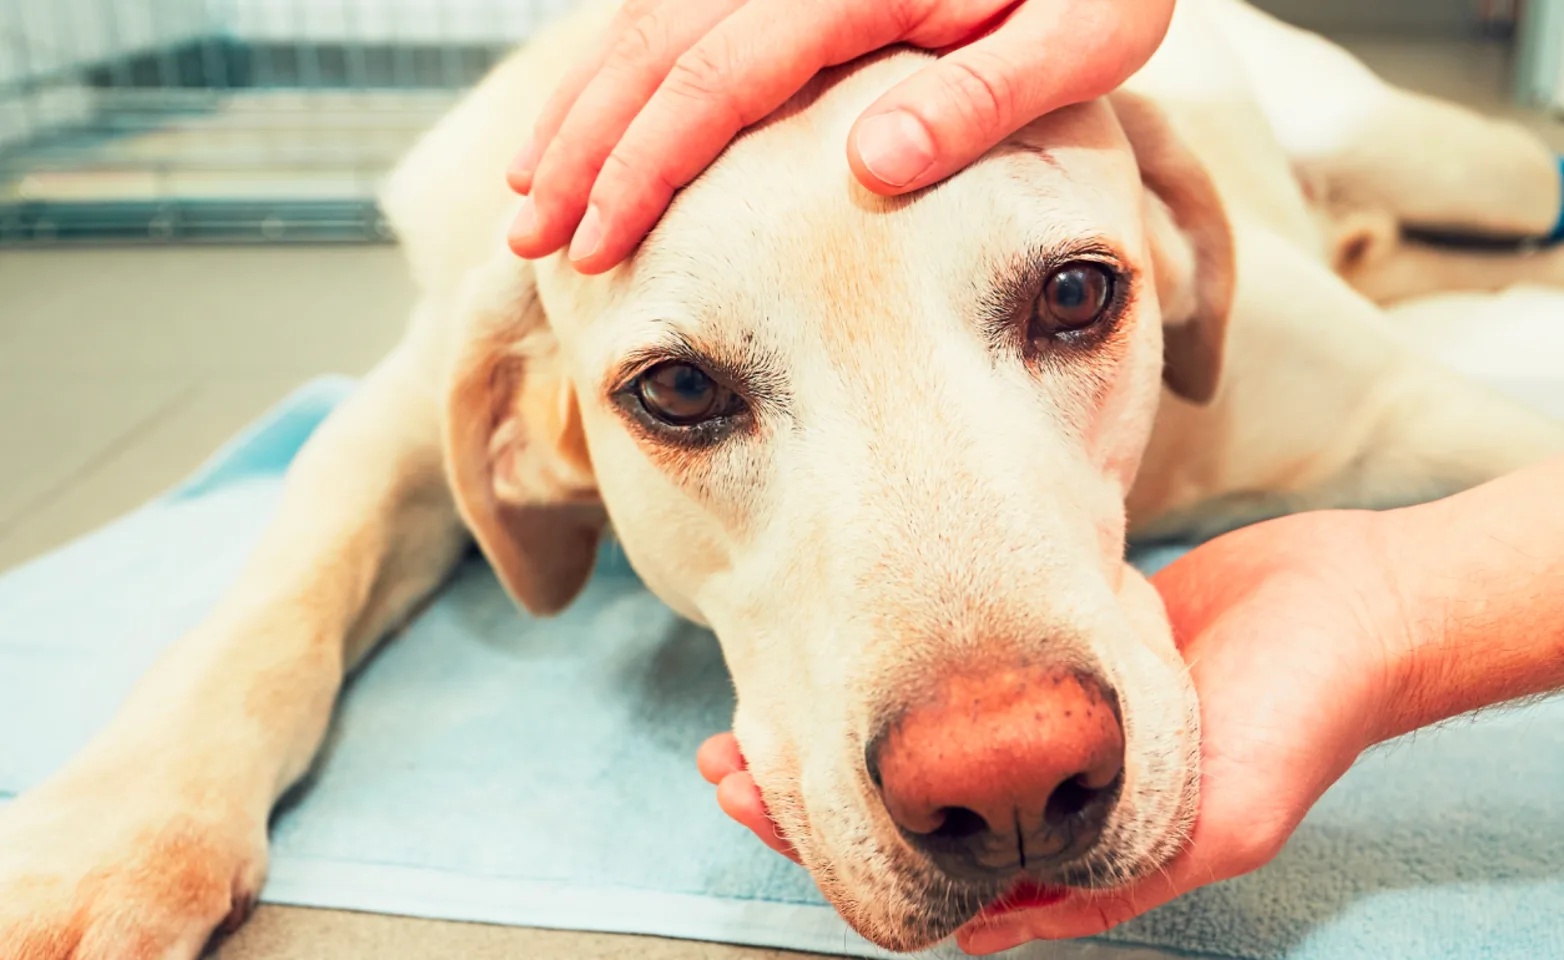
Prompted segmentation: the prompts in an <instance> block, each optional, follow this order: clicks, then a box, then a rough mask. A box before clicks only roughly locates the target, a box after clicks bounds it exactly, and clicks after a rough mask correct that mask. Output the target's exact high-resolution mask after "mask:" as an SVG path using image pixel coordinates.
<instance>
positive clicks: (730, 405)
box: [635, 361, 739, 427]
mask: <svg viewBox="0 0 1564 960" xmlns="http://www.w3.org/2000/svg"><path fill="white" fill-rule="evenodd" d="M635 389H636V393H637V394H638V395H639V396H640V398H641V405H642V406H643V407H645V408H646V412H647V413H649V414H651V415H652V416H653V417H656V418H657V419H658V420H661V421H662V422H663V423H666V424H668V425H670V426H674V427H688V426H693V425H694V424H697V423H703V422H705V421H707V420H714V419H716V418H717V417H722V416H727V415H729V414H731V413H733V412H734V408H735V406H736V405H739V400H738V397H737V396H735V395H734V393H733V391H731V390H729V389H727V388H726V387H723V386H721V385H719V384H718V383H717V381H715V380H713V379H712V378H711V377H710V376H709V375H708V374H707V373H706V371H704V370H702V369H701V368H700V367H697V366H696V365H695V364H693V363H682V362H678V361H674V362H669V363H662V364H658V365H657V366H655V367H653V368H652V369H650V370H648V371H646V372H645V373H643V374H641V376H640V377H639V378H638V379H637V380H636V385H635Z"/></svg>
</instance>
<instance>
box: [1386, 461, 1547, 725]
mask: <svg viewBox="0 0 1564 960" xmlns="http://www.w3.org/2000/svg"><path fill="white" fill-rule="evenodd" d="M1385 519H1386V535H1387V536H1389V537H1390V538H1392V543H1393V546H1392V547H1391V552H1392V555H1393V556H1395V557H1396V558H1397V561H1398V563H1399V565H1400V573H1401V576H1400V577H1399V579H1398V582H1399V583H1400V584H1401V585H1402V588H1403V589H1402V593H1401V595H1400V596H1399V597H1397V598H1396V600H1397V602H1399V603H1400V604H1401V605H1402V611H1401V620H1402V622H1404V623H1406V625H1407V632H1406V635H1405V636H1404V637H1397V638H1393V640H1392V647H1391V649H1392V651H1393V652H1392V655H1391V665H1390V676H1391V678H1392V683H1391V689H1390V696H1388V697H1387V699H1386V703H1385V708H1386V709H1385V722H1384V725H1383V727H1382V729H1380V730H1379V731H1378V734H1379V735H1378V737H1377V739H1388V738H1389V737H1393V736H1398V735H1400V734H1403V733H1407V732H1409V731H1411V730H1415V729H1417V728H1419V727H1422V726H1426V725H1428V724H1430V723H1436V722H1438V721H1440V720H1444V719H1448V718H1450V717H1454V716H1458V715H1460V714H1463V713H1467V712H1469V711H1472V710H1476V709H1479V708H1482V707H1486V706H1491V705H1494V704H1498V703H1503V702H1506V701H1509V700H1514V699H1517V698H1521V697H1527V696H1532V695H1536V694H1542V693H1548V692H1551V691H1554V690H1558V689H1560V688H1564V458H1554V459H1552V460H1550V461H1547V462H1545V463H1543V464H1540V465H1538V466H1535V467H1531V468H1529V469H1526V470H1523V471H1520V472H1518V473H1515V474H1512V475H1510V476H1508V477H1504V478H1501V479H1499V480H1495V481H1493V482H1491V483H1488V484H1485V485H1483V486H1481V487H1477V488H1475V489H1473V490H1469V491H1467V492H1465V493H1462V494H1458V495H1456V496H1454V497H1450V498H1448V499H1445V500H1441V501H1438V502H1436V503H1431V504H1425V505H1422V506H1418V507H1411V508H1408V509H1405V510H1400V511H1396V512H1394V513H1392V514H1388V515H1386V518H1385Z"/></svg>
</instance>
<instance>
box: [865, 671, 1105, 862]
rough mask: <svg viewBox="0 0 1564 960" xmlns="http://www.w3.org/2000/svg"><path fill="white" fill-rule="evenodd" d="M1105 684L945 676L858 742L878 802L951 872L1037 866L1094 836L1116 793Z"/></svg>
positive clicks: (1061, 858)
mask: <svg viewBox="0 0 1564 960" xmlns="http://www.w3.org/2000/svg"><path fill="white" fill-rule="evenodd" d="M1116 703H1117V700H1116V696H1115V694H1114V692H1113V691H1112V690H1111V689H1109V688H1108V687H1106V686H1105V685H1104V684H1102V683H1101V682H1099V681H1097V680H1095V679H1093V678H1092V677H1090V676H1088V675H1085V674H1082V673H1079V672H1076V671H1069V670H1056V669H1038V668H1030V667H1027V668H1016V669H1011V670H1002V671H997V672H993V673H988V674H983V675H980V676H955V677H951V678H948V679H947V680H946V681H944V683H943V684H942V685H941V687H940V688H939V689H938V690H937V691H936V692H935V694H934V696H933V697H931V698H929V699H928V700H927V701H925V702H923V703H920V704H918V705H916V706H912V707H909V708H908V709H906V710H905V711H903V712H902V714H901V715H900V717H899V718H898V719H897V720H896V721H895V722H894V723H892V724H891V725H890V726H889V727H888V728H887V729H886V730H885V732H884V733H883V734H881V735H880V736H879V737H877V738H876V739H875V740H874V742H873V743H872V744H871V746H870V748H869V750H868V751H867V756H866V759H867V761H868V764H869V771H870V776H871V777H872V778H873V779H874V781H875V783H876V784H877V785H878V786H879V788H880V795H881V798H882V799H883V801H884V803H885V808H886V810H887V811H888V812H889V813H890V816H891V819H892V820H894V821H895V822H896V824H897V826H899V827H900V828H901V830H902V833H903V835H904V836H906V837H907V839H908V841H909V842H911V843H912V844H913V845H914V846H915V847H917V848H918V849H920V850H922V851H923V852H924V853H925V854H927V855H928V856H929V858H930V859H931V860H933V862H934V863H935V864H936V865H937V866H938V867H939V868H940V869H941V870H942V871H944V872H945V873H946V874H947V875H949V876H951V877H953V878H956V879H969V880H977V879H991V878H994V877H1003V876H1008V875H1009V874H1012V873H1015V872H1016V871H1018V870H1023V869H1030V870H1032V871H1033V872H1035V873H1046V872H1047V871H1048V869H1049V867H1050V866H1052V865H1055V864H1062V863H1063V862H1065V861H1067V860H1070V859H1073V858H1075V857H1078V856H1080V855H1081V854H1083V853H1085V852H1086V851H1087V850H1088V849H1090V848H1091V846H1092V845H1093V844H1094V843H1096V842H1097V838H1098V837H1099V836H1100V835H1101V833H1102V828H1103V824H1104V823H1105V822H1106V820H1107V818H1108V814H1109V813H1110V812H1111V811H1112V809H1113V805H1114V803H1115V802H1116V800H1117V798H1118V788H1119V783H1120V774H1121V772H1122V771H1123V769H1124V731H1123V729H1122V727H1121V725H1120V723H1119V716H1118V710H1117V709H1116Z"/></svg>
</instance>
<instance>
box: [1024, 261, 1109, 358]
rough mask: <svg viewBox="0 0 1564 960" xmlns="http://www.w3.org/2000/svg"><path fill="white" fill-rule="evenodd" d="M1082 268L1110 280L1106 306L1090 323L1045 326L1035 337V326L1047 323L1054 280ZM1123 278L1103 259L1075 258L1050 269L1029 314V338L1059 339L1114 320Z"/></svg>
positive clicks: (1105, 300) (1107, 280) (1040, 285)
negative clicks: (1050, 291) (1050, 288)
mask: <svg viewBox="0 0 1564 960" xmlns="http://www.w3.org/2000/svg"><path fill="white" fill-rule="evenodd" d="M1079 269H1087V270H1090V271H1092V272H1094V273H1097V274H1100V275H1101V276H1102V277H1103V278H1104V280H1106V282H1107V285H1108V295H1107V297H1106V298H1105V299H1104V301H1103V305H1102V309H1101V310H1099V311H1098V313H1097V315H1096V316H1094V317H1093V318H1092V319H1091V320H1089V321H1087V322H1086V323H1082V324H1077V325H1074V326H1070V325H1066V324H1060V325H1059V326H1057V327H1044V329H1042V330H1041V331H1040V332H1039V333H1038V334H1037V336H1036V337H1034V335H1033V331H1034V329H1035V328H1037V327H1039V326H1043V325H1044V324H1045V323H1046V321H1045V315H1046V310H1047V304H1048V287H1049V284H1051V283H1053V281H1054V279H1055V278H1056V277H1058V276H1059V275H1060V274H1062V273H1065V272H1066V271H1069V270H1079ZM1120 280H1121V278H1120V275H1119V272H1118V271H1117V270H1115V269H1114V267H1113V266H1112V265H1111V264H1107V263H1103V262H1102V261H1099V260H1087V259H1074V260H1069V261H1066V262H1064V263H1061V264H1058V265H1057V266H1053V267H1051V268H1049V270H1048V271H1047V272H1046V273H1045V274H1044V275H1043V280H1042V283H1041V284H1039V286H1038V290H1037V298H1036V299H1035V300H1033V301H1032V311H1031V315H1030V316H1029V317H1028V323H1027V336H1028V338H1029V339H1036V338H1037V337H1050V338H1054V339H1057V338H1060V337H1065V336H1068V335H1070V334H1075V333H1083V332H1085V331H1087V330H1090V329H1091V328H1093V327H1096V326H1099V325H1101V324H1102V323H1103V322H1104V321H1106V320H1109V319H1111V318H1112V315H1113V312H1114V303H1115V300H1116V299H1117V297H1118V293H1119V285H1120Z"/></svg>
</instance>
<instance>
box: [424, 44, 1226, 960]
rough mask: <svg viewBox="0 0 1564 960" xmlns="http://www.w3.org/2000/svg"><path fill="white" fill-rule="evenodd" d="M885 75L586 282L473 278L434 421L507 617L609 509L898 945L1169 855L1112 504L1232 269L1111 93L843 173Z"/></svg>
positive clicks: (766, 768)
mask: <svg viewBox="0 0 1564 960" xmlns="http://www.w3.org/2000/svg"><path fill="white" fill-rule="evenodd" d="M922 63H923V59H922V58H921V57H920V56H917V55H913V54H908V53H900V54H894V55H890V56H886V57H881V58H878V59H875V60H873V61H870V62H867V63H863V64H859V65H856V66H854V67H851V68H848V69H846V70H843V71H839V72H837V73H836V74H834V75H832V76H829V77H826V78H823V79H821V80H820V81H817V83H816V84H814V85H813V86H812V87H811V88H810V89H809V90H808V91H806V92H805V93H804V94H802V95H800V97H798V98H796V99H795V101H794V102H793V103H792V104H790V105H789V106H788V107H787V108H785V109H784V110H783V111H781V112H780V113H778V114H777V115H776V116H774V117H773V118H771V119H770V120H769V121H767V122H766V123H765V124H763V125H762V126H760V127H759V128H758V129H755V130H753V131H751V132H749V133H748V134H746V135H745V136H744V137H742V138H741V139H740V140H739V141H738V142H737V143H735V144H734V145H733V146H732V147H731V149H729V150H728V152H727V153H726V154H725V155H724V156H723V157H722V158H721V159H720V160H719V161H718V163H717V164H716V165H715V166H713V167H712V168H711V169H710V170H709V171H708V172H707V173H706V174H705V175H704V176H702V177H701V178H700V179H699V180H698V181H696V182H695V183H694V184H692V185H691V186H690V187H689V188H688V189H686V190H685V191H684V192H683V193H682V194H681V195H680V196H679V197H678V199H677V200H676V202H675V203H674V205H673V207H672V209H671V210H670V211H669V212H668V214H667V215H666V216H665V217H664V219H663V221H662V223H661V224H660V225H659V226H658V228H657V229H656V231H655V232H654V233H653V234H652V236H651V237H650V238H649V239H648V240H647V241H646V243H645V244H644V245H643V246H642V248H641V249H640V251H639V252H638V253H637V254H636V256H635V257H634V259H633V260H632V261H630V262H629V263H628V264H626V265H624V266H622V267H620V268H619V269H617V270H616V271H615V272H613V273H610V274H608V275H606V276H604V277H598V278H584V277H581V276H579V275H577V274H576V273H575V272H574V271H572V270H571V269H570V267H569V266H568V265H566V264H564V263H562V262H560V261H558V260H553V261H544V262H541V263H538V264H536V265H535V266H528V265H526V264H522V263H520V262H511V261H508V260H506V259H505V257H501V258H499V259H497V260H496V261H495V262H494V263H493V264H491V265H490V266H489V267H486V268H483V269H481V270H478V271H475V272H474V274H473V275H472V278H471V279H470V282H469V290H468V291H467V293H466V298H467V299H466V303H467V304H468V307H467V314H468V316H469V318H470V319H469V322H470V323H471V325H472V326H471V330H470V331H469V333H468V334H467V335H466V337H465V338H464V340H463V347H462V354H461V356H460V357H459V358H458V359H457V362H456V364H455V367H454V373H453V377H452V384H451V402H450V404H449V412H448V417H447V443H448V450H447V453H448V461H449V470H450V474H451V479H452V481H453V486H454V488H455V490H456V491H457V494H458V499H459V502H460V505H461V508H462V511H463V514H464V516H465V517H466V519H467V521H468V522H469V524H470V526H471V528H472V530H473V532H474V533H475V534H476V536H477V539H478V541H479V543H480V544H481V546H482V547H483V549H484V551H485V552H486V553H487V554H488V556H489V557H490V559H491V560H492V561H493V563H494V566H495V567H496V569H497V570H498V571H499V575H500V577H501V578H502V579H503V580H504V582H505V583H506V585H507V586H508V587H509V589H510V590H511V591H512V592H513V593H514V594H515V595H516V597H517V598H518V599H519V600H520V601H521V602H522V603H523V604H525V605H526V606H527V607H529V608H531V609H532V610H534V611H536V612H548V611H552V610H555V609H558V608H559V607H561V606H563V605H564V604H566V603H568V602H569V601H570V599H571V598H572V597H573V596H574V594H575V593H576V591H577V590H578V589H579V588H580V587H581V586H582V584H583V581H584V580H585V578H586V577H587V576H588V575H589V572H590V569H591V566H592V563H593V558H594V552H595V547H596V544H597V540H598V537H599V534H600V532H601V530H602V528H603V527H604V525H605V522H606V521H607V520H608V519H609V518H611V521H612V525H613V527H614V529H615V531H616V533H617V536H618V538H619V539H620V541H622V543H623V546H624V550H625V552H626V554H627V555H628V557H629V558H630V560H631V562H632V563H633V564H634V566H635V568H636V569H637V571H638V572H639V573H640V574H641V575H642V577H643V578H644V579H645V581H646V583H647V584H648V585H649V586H650V587H651V589H653V590H654V591H656V592H657V593H658V594H659V595H660V596H661V597H662V598H664V599H665V600H666V601H667V602H668V603H669V604H670V605H672V606H673V607H674V608H675V609H677V610H678V611H679V612H681V613H683V614H685V615H686V616H688V617H690V618H692V619H695V620H697V621H700V622H703V623H706V624H709V625H710V626H711V627H712V628H713V629H714V630H715V632H716V634H717V636H718V637H719V638H720V640H721V643H722V647H723V652H724V654H725V656H726V658H727V662H728V665H729V667H730V669H731V671H732V674H733V680H734V683H735V685H736V687H737V691H738V709H737V715H736V717H735V718H734V729H735V731H736V732H737V734H738V736H739V739H740V742H741V743H742V745H743V748H744V751H745V753H746V755H747V758H748V760H749V763H750V767H751V770H752V772H753V773H754V776H755V779H756V781H757V783H758V784H759V785H760V787H761V789H762V791H763V793H764V796H765V799H766V802H767V805H768V807H769V809H770V811H771V813H772V814H773V816H774V817H775V819H776V820H777V821H778V823H779V824H780V826H781V828H782V830H783V831H784V833H785V834H786V836H787V837H788V839H789V840H791V841H792V843H793V845H794V846H795V847H796V848H797V849H798V851H799V853H800V855H801V856H802V858H803V861H804V863H805V864H806V865H807V866H808V867H809V869H810V870H811V871H812V872H813V874H814V876H815V878H816V880H817V881H818V883H819V885H820V887H821V889H822V890H823V891H824V892H825V893H826V895H827V896H828V897H830V899H831V900H832V902H833V903H834V904H835V905H836V906H837V907H838V908H839V909H840V910H841V912H842V913H843V914H844V915H845V916H846V917H847V919H848V920H849V921H850V922H852V923H853V924H854V926H855V927H857V929H858V930H860V931H861V932H862V933H863V934H864V935H866V936H867V937H869V938H870V939H871V940H874V941H875V942H877V943H880V944H883V945H885V946H887V947H891V948H897V949H912V948H918V947H922V946H924V945H927V944H929V943H930V942H932V941H935V940H938V939H940V938H942V937H944V936H945V935H947V934H949V933H951V932H952V931H953V930H955V929H956V928H957V927H958V926H960V925H961V924H962V923H964V922H965V921H967V920H969V919H970V918H971V917H972V916H973V915H974V914H975V913H976V912H977V911H978V910H979V909H980V908H981V907H982V906H983V905H985V904H986V903H989V902H991V901H992V900H993V899H994V898H996V897H998V896H1000V895H1001V894H1002V893H1003V892H1004V891H1005V890H1007V889H1008V888H1010V887H1011V886H1012V885H1013V884H1015V883H1016V882H1017V881H1018V880H1020V879H1022V878H1031V879H1032V880H1033V881H1034V882H1035V881H1041V882H1044V883H1050V884H1066V885H1080V886H1106V885H1114V884H1118V883H1122V882H1125V881H1127V880H1129V879H1132V878H1135V877H1137V876H1139V875H1141V874H1144V873H1146V872H1147V871H1151V870H1154V869H1156V868H1158V867H1159V866H1161V865H1162V863H1163V862H1165V860H1166V859H1167V858H1168V857H1169V856H1170V855H1171V854H1172V852H1173V851H1174V850H1175V849H1176V848H1177V846H1178V844H1179V843H1180V841H1181V839H1182V831H1183V830H1184V828H1185V826H1186V823H1187V821H1188V818H1189V817H1190V815H1191V813H1192V806H1193V799H1194V784H1195V777H1196V765H1195V757H1196V739H1197V737H1196V730H1195V726H1194V716H1195V705H1194V699H1193V693H1192V689H1191V687H1190V685H1189V682H1188V680H1187V677H1186V674H1185V672H1184V669H1183V666H1182V663H1181V661H1180V659H1179V657H1178V656H1177V653H1176V651H1175V650H1174V648H1173V645H1172V642H1171V638H1170V636H1169V631H1168V628H1167V624H1166V619H1165V616H1164V614H1163V612H1162V610H1161V607H1160V604H1159V602H1158V600H1157V598H1156V595H1155V593H1154V591H1152V590H1151V589H1150V587H1149V586H1148V585H1147V584H1146V583H1145V581H1144V580H1142V579H1141V578H1140V577H1139V576H1138V575H1136V574H1135V573H1134V572H1133V571H1132V570H1130V569H1129V568H1128V567H1127V566H1126V565H1125V563H1124V546H1125V510H1124V499H1125V495H1126V494H1127V492H1128V490H1129V487H1130V484H1131V482H1132V480H1133V478H1134V476H1135V472H1136V469H1137V467H1138V464H1139V460H1140V457H1141V454H1142V452H1143V449H1144V447H1145V446H1146V443H1147V438H1148V436H1149V433H1150V430H1151V426H1152V420H1153V415H1154V412H1155V408H1156V406H1157V403H1158V397H1159V394H1160V392H1161V389H1162V386H1163V384H1164V382H1165V383H1166V385H1167V386H1168V387H1170V388H1171V389H1172V390H1173V391H1175V392H1176V393H1179V394H1182V395H1184V396H1185V397H1186V398H1189V399H1192V400H1195V401H1204V400H1207V399H1209V397H1210V395H1211V394H1212V392H1213V391H1214V390H1215V388H1216V381H1217V375H1218V371H1219V368H1220V361H1221V352H1222V349H1221V348H1222V341H1223V326H1224V323H1225V316H1226V311H1227V305H1228V301H1229V299H1230V293H1231V291H1230V285H1231V277H1232V268H1231V258H1232V254H1231V249H1230V240H1229V234H1228V232H1227V227H1226V223H1225V221H1224V219H1223V217H1222V213H1221V209H1220V205H1219V203H1218V201H1217V199H1216V196H1215V194H1214V191H1213V190H1212V187H1211V184H1210V182H1209V181H1208V180H1207V178H1206V177H1205V175H1204V173H1203V172H1202V170H1201V168H1200V166H1199V164H1198V163H1196V162H1195V161H1194V159H1193V158H1192V157H1191V156H1190V155H1189V154H1188V153H1187V152H1186V151H1185V150H1184V149H1183V148H1182V147H1181V146H1180V145H1179V144H1178V142H1177V140H1176V139H1175V138H1174V137H1173V136H1172V135H1171V133H1170V132H1169V130H1168V128H1167V127H1166V125H1165V123H1164V122H1163V121H1162V120H1161V119H1160V117H1159V115H1158V113H1157V112H1156V110H1155V109H1154V108H1152V107H1151V106H1150V105H1149V104H1147V103H1145V102H1143V101H1139V100H1136V99H1134V98H1131V97H1128V96H1126V95H1122V94H1121V95H1117V96H1115V97H1114V98H1112V99H1110V100H1103V101H1098V102H1095V103H1090V104H1086V105H1082V106H1078V107H1073V108H1070V109H1067V110H1062V111H1060V112H1058V113H1055V114H1053V115H1052V116H1049V117H1047V118H1044V119H1043V120H1040V121H1038V122H1036V123H1033V124H1032V125H1030V126H1028V127H1027V128H1025V129H1024V130H1022V131H1021V132H1020V133H1018V134H1017V135H1015V136H1014V137H1012V138H1010V140H1009V141H1008V142H1007V143H1005V144H1004V145H1003V146H1001V147H999V148H997V149H995V150H994V151H992V152H991V153H990V154H989V155H988V156H987V157H986V158H985V159H983V160H982V161H980V162H979V163H977V164H975V165H973V166H972V167H971V168H970V169H968V170H966V171H965V172H963V173H961V174H959V175H957V176H955V177H953V178H952V179H951V180H949V181H948V182H946V183H943V184H941V185H939V186H938V187H935V188H933V189H930V190H926V191H923V192H921V193H919V194H917V195H914V196H911V197H906V198H901V199H884V198H880V197H877V196H874V195H872V194H870V193H868V192H866V191H864V190H863V189H861V188H860V187H859V186H858V185H857V183H856V182H855V181H854V180H853V179H852V177H851V175H850V173H849V171H848V168H847V164H846V161H845V158H844V156H843V152H842V144H843V143H844V142H845V140H846V136H847V131H848V128H849V125H850V123H851V121H852V119H853V118H854V117H855V116H856V115H857V114H858V112H859V111H860V110H862V109H863V108H864V107H865V106H866V105H867V104H869V103H870V102H871V101H872V100H873V99H874V97H875V96H877V95H878V94H879V93H881V92H883V91H884V90H885V89H887V88H888V87H889V86H890V85H891V84H892V83H894V82H895V81H896V80H898V79H900V78H901V77H903V76H905V75H906V74H907V73H909V72H910V71H911V70H913V69H915V68H917V67H918V66H920V65H921V64H922Z"/></svg>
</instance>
